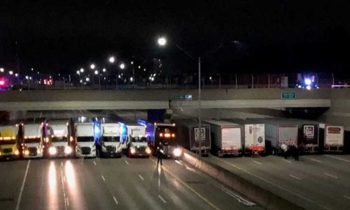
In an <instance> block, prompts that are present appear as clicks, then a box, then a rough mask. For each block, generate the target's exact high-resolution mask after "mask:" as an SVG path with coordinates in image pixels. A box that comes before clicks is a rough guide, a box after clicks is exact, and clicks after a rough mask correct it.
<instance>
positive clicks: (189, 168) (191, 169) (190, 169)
mask: <svg viewBox="0 0 350 210" xmlns="http://www.w3.org/2000/svg"><path fill="white" fill-rule="evenodd" d="M185 167H186V169H187V170H189V171H192V172H196V170H194V169H193V168H191V167H188V166H185Z"/></svg>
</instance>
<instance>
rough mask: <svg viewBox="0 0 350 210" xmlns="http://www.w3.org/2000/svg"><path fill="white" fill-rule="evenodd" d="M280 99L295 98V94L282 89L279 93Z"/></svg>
mask: <svg viewBox="0 0 350 210" xmlns="http://www.w3.org/2000/svg"><path fill="white" fill-rule="evenodd" d="M281 98H282V100H292V99H295V98H296V94H295V92H293V91H291V92H290V91H284V92H282V93H281Z"/></svg>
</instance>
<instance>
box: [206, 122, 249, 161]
mask: <svg viewBox="0 0 350 210" xmlns="http://www.w3.org/2000/svg"><path fill="white" fill-rule="evenodd" d="M205 122H206V123H208V124H210V130H211V139H212V151H213V153H214V154H216V155H218V156H219V157H223V156H226V155H236V156H238V155H241V154H242V144H243V143H242V132H241V126H240V125H239V124H236V123H232V122H227V121H222V120H207V121H205Z"/></svg>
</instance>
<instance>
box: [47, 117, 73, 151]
mask: <svg viewBox="0 0 350 210" xmlns="http://www.w3.org/2000/svg"><path fill="white" fill-rule="evenodd" d="M47 133H48V138H49V144H48V155H49V157H73V156H74V152H73V147H74V145H73V137H72V136H71V133H70V122H69V120H57V121H50V122H49V123H48V124H47Z"/></svg>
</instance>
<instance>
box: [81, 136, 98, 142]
mask: <svg viewBox="0 0 350 210" xmlns="http://www.w3.org/2000/svg"><path fill="white" fill-rule="evenodd" d="M93 141H94V137H92V136H78V137H77V142H93Z"/></svg>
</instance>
